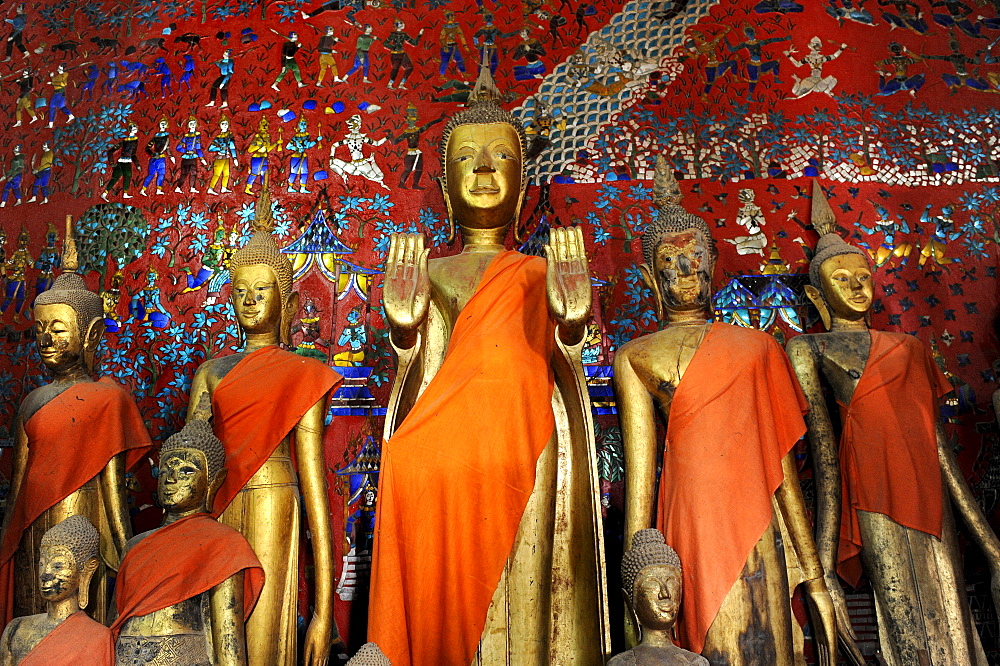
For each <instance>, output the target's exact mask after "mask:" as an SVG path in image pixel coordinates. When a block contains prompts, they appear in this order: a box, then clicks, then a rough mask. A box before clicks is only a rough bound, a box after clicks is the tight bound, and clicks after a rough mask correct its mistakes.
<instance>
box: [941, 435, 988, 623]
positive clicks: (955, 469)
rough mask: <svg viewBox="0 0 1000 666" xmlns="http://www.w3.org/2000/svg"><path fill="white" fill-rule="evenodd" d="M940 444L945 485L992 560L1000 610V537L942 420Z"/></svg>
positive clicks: (973, 535) (970, 529) (972, 531)
mask: <svg viewBox="0 0 1000 666" xmlns="http://www.w3.org/2000/svg"><path fill="white" fill-rule="evenodd" d="M937 444H938V459H939V460H940V461H941V472H942V474H943V476H944V482H945V488H946V489H947V491H948V494H949V495H950V496H951V500H952V502H954V503H955V506H956V507H957V508H958V511H959V513H961V514H962V518H963V519H964V520H965V523H966V524H967V525H968V526H969V532H970V533H971V535H972V539H973V541H975V542H976V545H978V546H979V547H980V548H981V549H982V551H983V553H984V554H985V555H986V559H987V560H988V562H989V565H990V570H991V571H992V572H993V601H994V604H996V606H997V608H998V609H1000V539H997V535H996V533H994V532H993V528H992V527H990V523H989V521H988V520H987V519H986V515H985V514H984V513H983V510H982V508H980V506H979V502H977V501H976V498H975V496H974V495H973V494H972V488H970V487H969V483H968V482H967V481H966V480H965V475H964V474H962V468H961V467H959V465H958V459H957V458H956V457H955V454H954V452H953V451H952V450H951V449H950V447H949V446H948V440H947V437H946V436H945V433H944V427H943V426H942V425H941V422H940V421H939V422H938V424H937Z"/></svg>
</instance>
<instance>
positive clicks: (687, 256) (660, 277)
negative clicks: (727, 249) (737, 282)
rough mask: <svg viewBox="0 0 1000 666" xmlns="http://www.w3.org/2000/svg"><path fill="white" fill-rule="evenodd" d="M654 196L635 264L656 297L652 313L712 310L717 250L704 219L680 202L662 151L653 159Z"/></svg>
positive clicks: (685, 313) (705, 314)
mask: <svg viewBox="0 0 1000 666" xmlns="http://www.w3.org/2000/svg"><path fill="white" fill-rule="evenodd" d="M653 200H654V202H655V203H656V205H657V208H659V212H658V214H657V217H656V220H654V221H653V222H652V223H651V224H650V225H649V226H648V227H646V230H645V231H644V232H643V234H642V254H643V259H644V260H645V263H644V264H642V265H641V266H640V267H639V269H640V271H641V272H642V275H643V277H644V278H645V281H646V284H647V285H648V286H649V288H650V289H652V291H653V295H654V296H655V298H656V308H657V315H658V316H659V318H660V320H661V321H662V320H663V319H664V315H666V317H667V319H668V320H670V319H671V318H672V317H675V316H681V317H684V316H690V315H694V316H698V317H704V318H708V317H709V316H710V315H711V312H710V311H711V302H712V273H713V272H714V270H715V260H716V258H717V257H718V250H717V249H716V247H715V240H714V239H713V238H712V232H711V230H710V229H709V228H708V224H706V223H705V220H703V219H701V218H700V217H698V216H696V215H691V214H690V213H688V212H687V211H686V210H684V208H682V207H681V206H680V201H681V191H680V187H679V186H678V185H677V181H676V179H675V178H674V175H673V172H672V171H671V170H670V168H669V166H668V165H667V161H666V160H665V159H664V158H663V156H662V155H660V156H657V159H656V175H655V176H654V185H653Z"/></svg>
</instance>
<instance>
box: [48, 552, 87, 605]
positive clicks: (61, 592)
mask: <svg viewBox="0 0 1000 666" xmlns="http://www.w3.org/2000/svg"><path fill="white" fill-rule="evenodd" d="M38 586H39V591H40V592H41V594H42V598H43V599H45V601H47V602H56V601H62V600H64V599H68V598H70V597H72V596H75V595H76V592H77V590H78V589H79V587H80V569H79V567H77V565H76V558H75V557H73V551H71V550H70V549H69V548H67V547H66V546H59V545H55V546H48V545H46V546H42V548H41V557H40V558H39V561H38Z"/></svg>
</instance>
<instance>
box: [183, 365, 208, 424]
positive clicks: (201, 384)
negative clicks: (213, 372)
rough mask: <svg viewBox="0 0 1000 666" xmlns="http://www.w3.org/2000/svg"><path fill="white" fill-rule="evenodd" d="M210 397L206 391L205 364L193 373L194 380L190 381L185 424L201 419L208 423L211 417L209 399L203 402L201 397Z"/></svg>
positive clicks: (206, 369)
mask: <svg viewBox="0 0 1000 666" xmlns="http://www.w3.org/2000/svg"><path fill="white" fill-rule="evenodd" d="M209 395H211V394H210V393H209V390H208V367H207V364H206V363H202V364H201V366H200V367H199V368H198V369H197V370H196V371H195V373H194V379H192V380H191V390H190V392H189V393H188V396H189V399H188V409H187V418H186V419H185V422H187V421H191V420H192V419H196V418H198V419H203V420H205V421H208V420H209V419H210V418H211V417H212V401H211V399H208V400H203V399H202V396H209Z"/></svg>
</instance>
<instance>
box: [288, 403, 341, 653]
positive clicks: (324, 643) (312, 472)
mask: <svg viewBox="0 0 1000 666" xmlns="http://www.w3.org/2000/svg"><path fill="white" fill-rule="evenodd" d="M325 404H326V396H324V397H323V398H321V399H320V400H319V401H318V402H316V404H314V405H313V406H312V407H310V408H309V411H307V412H306V413H305V415H304V416H303V417H302V418H301V419H300V420H299V424H298V425H297V426H296V427H295V456H296V461H297V464H298V473H299V487H300V488H301V490H302V498H303V501H304V502H305V508H306V519H307V520H308V523H309V533H310V534H311V535H312V549H313V558H314V559H315V562H316V567H315V571H316V579H315V585H316V590H315V597H314V606H315V607H314V611H313V617H312V621H310V623H309V628H308V630H307V632H306V643H305V650H304V651H305V659H304V661H303V663H304V664H305V665H306V666H321V665H322V664H326V663H327V658H328V655H329V652H330V639H331V636H332V635H333V632H334V624H333V593H334V581H333V575H334V561H333V528H332V526H331V524H330V497H329V495H328V494H327V488H326V469H325V467H326V463H325V460H324V458H323V408H324V405H325Z"/></svg>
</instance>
